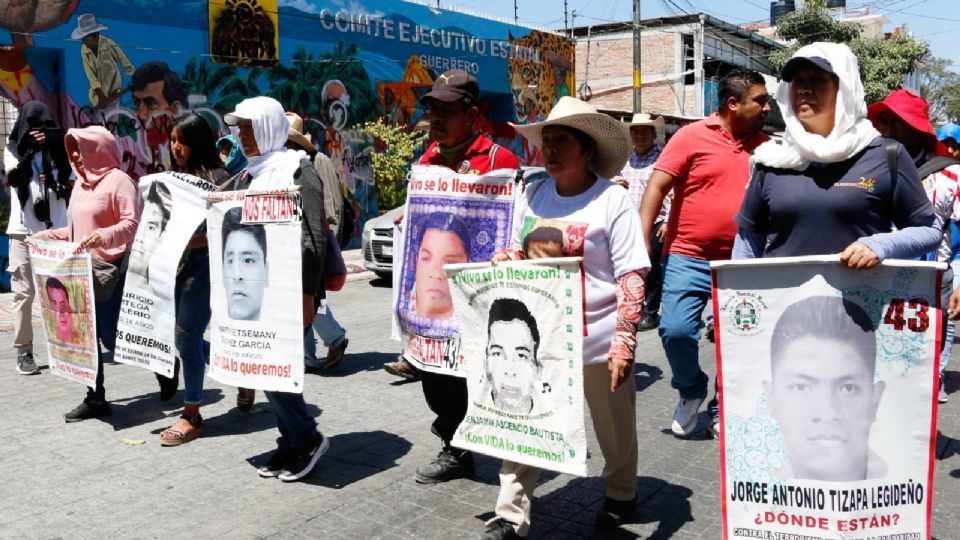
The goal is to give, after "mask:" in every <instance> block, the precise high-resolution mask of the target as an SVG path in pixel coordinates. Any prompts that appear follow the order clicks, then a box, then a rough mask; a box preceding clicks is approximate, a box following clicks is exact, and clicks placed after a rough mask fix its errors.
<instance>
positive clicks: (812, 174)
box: [733, 43, 941, 268]
mask: <svg viewBox="0 0 960 540" xmlns="http://www.w3.org/2000/svg"><path fill="white" fill-rule="evenodd" d="M859 73H860V72H859V68H858V65H857V58H856V57H855V56H854V55H853V53H852V52H851V51H850V49H849V48H848V47H847V46H846V45H842V44H838V43H813V44H810V45H807V46H805V47H802V48H800V49H799V50H798V51H797V52H796V53H794V55H793V57H792V58H791V59H790V60H789V61H788V62H787V63H786V64H784V66H783V68H782V69H781V71H780V76H781V79H783V82H781V83H780V87H779V88H778V89H777V94H776V99H777V102H778V103H780V106H781V108H782V111H783V118H784V121H785V122H786V126H787V129H786V133H785V134H784V137H783V142H782V143H777V142H772V141H771V142H767V143H764V144H762V145H760V146H759V147H758V148H757V150H756V152H755V153H754V155H753V172H752V175H751V178H750V183H749V185H748V187H747V191H746V194H745V195H744V198H743V203H742V205H741V207H740V212H739V213H738V214H737V216H736V217H735V221H736V222H737V224H738V225H739V231H738V233H737V238H736V240H735V242H734V246H733V258H734V259H742V258H751V257H795V256H802V255H824V254H830V253H838V254H840V260H841V262H842V263H843V264H844V265H845V266H847V267H849V268H871V267H873V266H876V265H877V264H879V263H880V261H882V260H884V259H888V258H897V259H902V258H914V257H917V256H920V255H923V254H924V253H927V252H929V251H930V250H932V249H935V248H936V247H937V244H938V243H939V241H940V237H941V233H940V230H939V228H938V227H937V226H936V225H935V223H934V216H933V207H932V206H931V205H930V201H928V200H927V197H926V194H925V192H924V189H923V185H922V184H921V183H920V178H919V176H918V174H917V168H916V166H915V165H914V164H913V160H912V159H911V158H910V155H909V154H908V153H907V151H906V150H904V148H903V146H901V145H900V144H899V143H898V142H896V141H894V140H891V139H884V138H882V137H881V136H880V133H879V132H878V131H877V130H876V129H875V128H874V127H873V124H871V122H870V121H869V120H868V119H867V105H866V102H865V101H864V92H863V83H862V82H861V81H860V74H859ZM891 223H892V224H893V225H895V226H896V229H897V230H896V231H892V230H891Z"/></svg>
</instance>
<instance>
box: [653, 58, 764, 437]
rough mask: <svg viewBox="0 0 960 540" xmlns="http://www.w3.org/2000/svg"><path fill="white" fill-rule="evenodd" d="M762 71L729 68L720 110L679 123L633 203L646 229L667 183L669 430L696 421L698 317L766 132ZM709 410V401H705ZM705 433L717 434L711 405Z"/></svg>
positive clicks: (703, 380)
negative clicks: (672, 402) (673, 401)
mask: <svg viewBox="0 0 960 540" xmlns="http://www.w3.org/2000/svg"><path fill="white" fill-rule="evenodd" d="M769 98H770V96H769V94H768V93H767V89H766V86H765V84H764V80H763V77H762V76H761V75H760V74H759V73H756V72H754V71H748V70H742V69H735V70H733V71H731V72H730V73H729V74H728V75H727V76H726V77H724V78H723V79H722V80H721V81H720V109H719V110H718V111H717V112H716V113H714V114H712V115H710V116H709V117H707V118H705V119H703V120H701V121H699V122H694V123H693V124H689V125H687V126H684V127H682V128H680V130H679V131H677V133H676V134H675V135H674V136H673V138H672V139H670V142H668V143H667V146H666V147H665V148H664V149H663V153H662V154H661V155H660V158H659V159H658V160H657V164H656V165H654V171H653V175H651V177H650V182H649V183H648V185H647V189H646V191H645V192H644V194H643V199H642V200H641V202H640V221H641V224H642V226H643V230H644V232H645V234H647V233H648V232H649V231H650V230H651V229H652V228H653V223H654V220H655V219H656V217H657V214H658V213H659V212H660V207H661V205H662V204H663V199H664V197H665V196H666V194H667V193H669V192H670V190H671V189H673V193H674V195H673V204H672V207H671V209H670V217H669V220H668V226H667V231H668V232H667V237H666V238H665V239H664V247H663V252H664V253H665V254H666V256H665V257H664V259H663V299H662V301H661V305H662V314H661V316H660V328H659V332H660V340H661V342H662V343H663V349H664V351H665V352H666V355H667V360H668V361H669V362H670V369H671V371H672V372H673V377H672V380H671V382H670V384H671V385H672V386H673V387H674V388H676V389H677V391H678V392H679V393H680V401H679V402H678V403H677V407H676V410H675V411H674V414H673V424H672V426H671V429H672V431H673V433H674V434H675V435H678V436H686V435H689V434H690V433H692V432H693V431H694V428H696V426H697V411H699V410H700V405H701V404H702V403H703V400H704V398H706V396H707V383H708V382H709V377H707V375H706V373H704V372H703V370H702V369H700V362H699V345H698V342H699V340H700V318H701V317H702V315H703V309H704V308H705V307H706V305H707V302H708V301H709V299H710V294H711V282H710V261H714V260H723V259H729V258H730V253H731V251H732V249H733V239H734V236H736V234H737V225H736V223H734V221H733V216H734V215H735V214H736V213H737V211H738V210H739V209H740V203H741V201H742V199H743V194H744V190H745V189H746V185H747V180H748V179H749V178H750V154H751V153H753V150H754V149H755V148H756V147H757V146H759V145H760V144H761V143H763V142H765V141H766V140H767V139H768V137H767V136H766V135H764V134H763V133H761V132H760V129H761V128H762V127H763V123H764V121H765V120H766V117H767V113H769V112H770V105H769V104H768V103H767V102H768V100H769ZM711 405H712V407H711V408H713V409H715V406H713V402H711ZM711 413H712V414H713V415H714V418H713V420H714V422H713V423H712V425H711V431H712V432H713V433H714V435H716V429H717V426H716V420H717V418H718V415H717V413H716V411H715V410H713V411H711Z"/></svg>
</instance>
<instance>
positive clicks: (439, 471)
mask: <svg viewBox="0 0 960 540" xmlns="http://www.w3.org/2000/svg"><path fill="white" fill-rule="evenodd" d="M473 473H474V465H473V454H472V453H470V452H467V451H464V450H456V449H453V448H451V447H449V446H447V447H444V449H443V450H441V451H440V453H439V454H437V457H436V459H434V460H433V461H431V462H430V463H428V464H426V465H422V466H420V467H417V473H416V474H415V475H414V476H413V478H414V480H416V481H417V482H419V483H421V484H439V483H440V482H447V481H449V480H456V479H457V478H471V477H473Z"/></svg>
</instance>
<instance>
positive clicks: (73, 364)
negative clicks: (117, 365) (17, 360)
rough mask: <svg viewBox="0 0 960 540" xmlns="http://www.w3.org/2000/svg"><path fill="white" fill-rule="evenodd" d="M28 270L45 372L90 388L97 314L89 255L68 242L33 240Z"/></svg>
mask: <svg viewBox="0 0 960 540" xmlns="http://www.w3.org/2000/svg"><path fill="white" fill-rule="evenodd" d="M30 264H31V265H33V280H34V287H35V288H36V291H37V297H38V298H39V299H40V308H41V309H40V313H41V314H42V317H43V333H44V334H45V335H46V336H47V354H48V356H49V363H50V371H51V372H52V373H54V374H55V375H59V376H61V377H63V378H65V379H69V380H71V381H74V382H78V383H81V384H85V385H87V386H90V387H92V386H94V384H95V383H96V380H97V313H96V305H95V302H94V300H93V273H92V266H91V260H90V252H89V251H87V250H85V249H83V248H81V247H80V244H77V243H73V242H59V241H54V240H36V239H32V240H30Z"/></svg>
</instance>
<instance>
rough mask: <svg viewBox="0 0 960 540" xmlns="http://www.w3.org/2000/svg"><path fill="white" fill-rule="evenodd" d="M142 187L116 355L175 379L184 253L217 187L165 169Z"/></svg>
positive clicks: (119, 358)
mask: <svg viewBox="0 0 960 540" xmlns="http://www.w3.org/2000/svg"><path fill="white" fill-rule="evenodd" d="M139 189H140V195H141V196H142V197H143V213H142V214H141V216H140V225H139V226H138V227H137V235H136V236H135V237H134V240H133V245H132V247H131V248H130V256H129V259H128V264H127V274H126V283H125V284H124V287H123V298H122V300H121V304H120V319H119V321H118V323H117V345H116V350H115V351H114V353H113V358H114V360H116V361H118V362H122V363H124V364H131V365H134V366H140V367H143V368H146V369H149V370H150V371H153V372H155V373H159V374H161V375H164V376H167V377H172V376H173V368H174V362H175V361H176V357H177V347H176V343H175V339H176V319H177V310H176V304H175V302H174V298H175V296H174V292H175V291H176V289H177V287H178V280H177V271H178V268H179V265H180V264H181V256H180V255H181V254H182V253H183V251H184V248H186V246H187V243H188V242H189V241H190V239H191V237H193V235H194V233H195V232H196V230H197V227H198V226H199V225H200V224H202V223H203V222H204V219H205V218H206V216H207V200H206V193H209V192H212V191H214V190H216V189H217V187H216V186H215V185H214V184H211V183H210V182H207V181H206V180H203V179H201V178H197V177H195V176H191V175H187V174H181V173H172V172H164V173H159V174H151V175H149V176H144V177H142V178H141V179H140V183H139Z"/></svg>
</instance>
